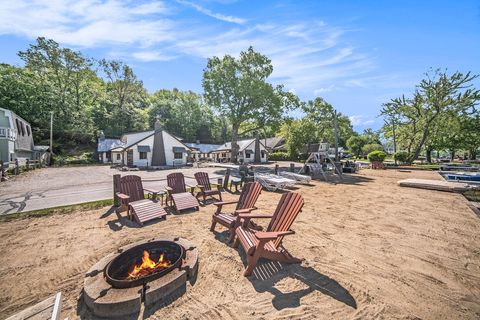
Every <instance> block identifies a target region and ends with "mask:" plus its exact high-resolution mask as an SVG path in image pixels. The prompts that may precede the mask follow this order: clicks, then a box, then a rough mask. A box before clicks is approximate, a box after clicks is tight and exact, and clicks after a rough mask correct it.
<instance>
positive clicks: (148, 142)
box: [125, 135, 153, 167]
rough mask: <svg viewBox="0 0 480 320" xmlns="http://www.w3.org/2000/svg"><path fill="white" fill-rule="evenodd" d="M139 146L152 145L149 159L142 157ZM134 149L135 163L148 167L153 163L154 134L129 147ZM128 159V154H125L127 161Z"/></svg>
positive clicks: (148, 155) (148, 154)
mask: <svg viewBox="0 0 480 320" xmlns="http://www.w3.org/2000/svg"><path fill="white" fill-rule="evenodd" d="M138 146H150V152H147V159H140V152H138ZM128 149H129V150H133V165H134V166H137V167H148V166H151V165H152V151H153V135H152V136H151V137H148V138H147V139H145V140H142V141H140V142H139V143H137V144H135V145H133V146H131V147H130V148H128ZM126 161H127V155H126V154H125V162H126Z"/></svg>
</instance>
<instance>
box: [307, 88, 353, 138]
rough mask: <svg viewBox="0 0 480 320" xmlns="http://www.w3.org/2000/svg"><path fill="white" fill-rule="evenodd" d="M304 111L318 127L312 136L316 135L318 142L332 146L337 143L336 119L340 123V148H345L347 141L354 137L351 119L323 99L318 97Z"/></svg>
mask: <svg viewBox="0 0 480 320" xmlns="http://www.w3.org/2000/svg"><path fill="white" fill-rule="evenodd" d="M303 111H304V112H305V114H306V117H307V118H308V119H309V120H310V121H312V122H313V123H314V124H315V126H316V128H315V130H314V131H313V132H312V134H313V133H314V134H315V137H316V139H317V142H328V143H330V145H333V144H334V143H335V117H336V118H337V119H336V120H337V122H338V144H339V146H340V147H341V146H343V147H345V146H346V143H347V140H348V139H349V138H350V137H351V136H352V135H354V131H353V127H352V124H351V122H350V118H349V117H347V116H345V115H343V114H342V113H340V112H338V111H336V110H335V109H334V108H333V106H332V105H331V104H329V103H328V102H326V101H325V100H324V99H323V98H320V97H317V98H315V100H310V101H308V102H307V103H306V104H305V105H304V106H303Z"/></svg>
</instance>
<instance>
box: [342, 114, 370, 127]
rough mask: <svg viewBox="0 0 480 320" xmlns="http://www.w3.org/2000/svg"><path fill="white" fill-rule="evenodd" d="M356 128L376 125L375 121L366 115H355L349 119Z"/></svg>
mask: <svg viewBox="0 0 480 320" xmlns="http://www.w3.org/2000/svg"><path fill="white" fill-rule="evenodd" d="M348 118H349V119H350V122H351V123H352V125H354V126H366V125H370V124H373V123H375V120H374V119H372V118H371V117H369V116H365V115H354V116H350V117H348Z"/></svg>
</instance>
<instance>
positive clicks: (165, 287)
mask: <svg viewBox="0 0 480 320" xmlns="http://www.w3.org/2000/svg"><path fill="white" fill-rule="evenodd" d="M153 241H173V242H175V243H177V244H179V245H180V246H182V247H183V249H184V250H185V257H184V259H183V261H182V263H181V265H180V267H179V268H175V269H173V270H171V271H170V272H169V273H167V274H165V275H163V276H162V277H160V278H158V279H155V280H153V281H149V282H147V283H145V284H142V285H139V286H135V287H131V288H114V287H113V286H112V285H111V284H109V283H108V282H107V280H106V278H105V274H104V270H105V268H106V266H107V265H108V264H109V263H110V262H111V261H112V260H113V259H115V258H116V257H117V256H119V255H120V254H121V253H122V252H125V251H126V250H128V249H131V248H133V247H135V246H139V245H142V244H144V243H146V242H153ZM197 270H198V250H197V248H196V246H195V245H194V244H193V243H192V242H190V241H188V240H186V239H183V238H178V237H163V238H153V239H150V240H147V241H139V242H136V243H132V244H129V245H127V246H124V247H121V248H119V249H118V250H117V252H115V253H111V254H109V255H108V256H105V257H104V258H102V259H101V260H100V261H98V262H97V263H96V264H95V265H94V266H92V267H91V268H90V270H88V272H87V273H86V274H85V279H84V284H83V297H84V301H85V304H86V305H87V307H88V308H89V309H90V311H92V313H93V314H94V315H96V316H99V317H104V318H118V317H122V316H127V315H130V314H136V313H139V312H140V311H141V310H142V304H144V306H145V308H149V307H151V306H153V305H155V304H157V303H158V304H159V306H162V305H164V304H168V303H169V302H171V301H172V300H174V299H176V298H177V297H179V296H181V295H182V294H183V293H185V292H186V287H187V281H188V282H189V283H190V284H191V285H193V284H194V283H195V280H196V277H197Z"/></svg>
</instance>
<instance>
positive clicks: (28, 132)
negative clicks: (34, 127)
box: [26, 126, 31, 136]
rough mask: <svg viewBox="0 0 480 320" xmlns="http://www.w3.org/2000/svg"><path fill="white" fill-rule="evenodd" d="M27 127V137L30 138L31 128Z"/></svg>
mask: <svg viewBox="0 0 480 320" xmlns="http://www.w3.org/2000/svg"><path fill="white" fill-rule="evenodd" d="M26 127H27V135H28V136H30V134H31V132H30V126H26Z"/></svg>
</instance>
